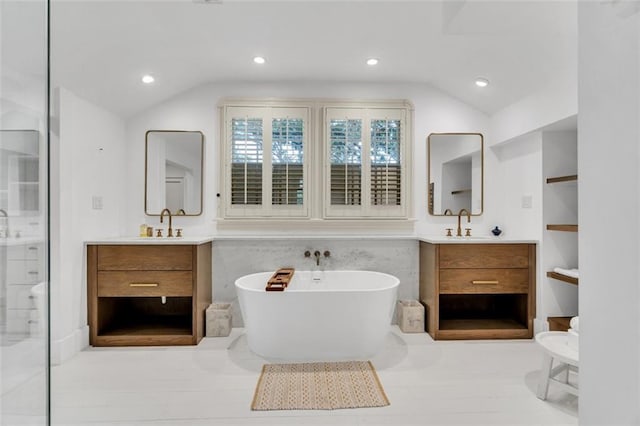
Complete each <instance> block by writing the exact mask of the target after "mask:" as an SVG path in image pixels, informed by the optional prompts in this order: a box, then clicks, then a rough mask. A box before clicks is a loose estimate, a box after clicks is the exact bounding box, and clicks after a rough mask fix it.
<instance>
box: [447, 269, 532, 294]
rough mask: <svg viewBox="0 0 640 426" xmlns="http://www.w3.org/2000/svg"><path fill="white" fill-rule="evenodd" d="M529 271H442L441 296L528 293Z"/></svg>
mask: <svg viewBox="0 0 640 426" xmlns="http://www.w3.org/2000/svg"><path fill="white" fill-rule="evenodd" d="M528 291H529V269H441V270H440V294H469V293H475V294H500V293H522V294H524V293H527V292H528Z"/></svg>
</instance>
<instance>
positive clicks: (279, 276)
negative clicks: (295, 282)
mask: <svg viewBox="0 0 640 426" xmlns="http://www.w3.org/2000/svg"><path fill="white" fill-rule="evenodd" d="M294 272H295V269H294V268H280V269H278V270H277V271H276V272H275V273H274V274H273V275H271V278H269V281H267V286H266V287H265V290H266V291H284V289H285V288H287V286H288V285H289V281H291V279H292V278H293V273H294Z"/></svg>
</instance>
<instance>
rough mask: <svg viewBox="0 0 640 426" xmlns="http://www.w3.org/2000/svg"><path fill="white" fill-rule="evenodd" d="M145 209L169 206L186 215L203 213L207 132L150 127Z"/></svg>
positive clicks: (153, 210)
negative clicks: (204, 158) (204, 159)
mask: <svg viewBox="0 0 640 426" xmlns="http://www.w3.org/2000/svg"><path fill="white" fill-rule="evenodd" d="M145 147H146V149H145V152H146V154H145V190H144V210H145V213H146V214H147V215H149V216H155V215H160V212H161V211H162V210H163V209H165V208H167V209H169V210H170V211H171V213H173V214H177V213H178V212H179V211H180V210H181V209H182V210H184V212H185V215H186V216H198V215H200V214H202V171H203V157H204V135H203V134H202V132H197V131H196V132H191V131H181V130H149V131H148V132H147V134H146V137H145Z"/></svg>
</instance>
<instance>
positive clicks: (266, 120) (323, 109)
mask: <svg viewBox="0 0 640 426" xmlns="http://www.w3.org/2000/svg"><path fill="white" fill-rule="evenodd" d="M219 107H220V112H221V115H220V117H221V118H220V140H221V143H220V160H221V161H220V169H219V171H220V188H221V191H220V192H219V204H218V225H219V226H228V227H229V228H228V229H234V225H232V223H234V222H236V223H242V224H243V225H242V227H243V228H242V229H245V230H248V229H255V230H258V229H266V228H269V224H270V223H271V224H273V225H274V226H275V228H274V229H281V228H282V227H285V228H287V229H309V230H312V229H324V228H326V229H335V230H337V229H350V230H356V229H362V230H365V229H373V228H375V229H378V228H379V226H380V225H381V223H383V222H384V223H387V224H388V226H391V228H388V229H389V230H391V229H396V228H397V229H398V230H411V229H413V224H412V223H413V219H412V217H411V212H412V193H413V188H412V178H413V159H412V151H413V106H412V104H411V103H410V102H409V101H406V100H373V101H359V100H325V99H292V100H286V99H223V100H222V101H221V102H220V104H219ZM277 108H282V109H287V108H290V109H292V110H296V111H298V110H299V109H300V110H304V111H305V114H304V117H301V118H303V120H304V126H305V127H304V128H305V135H304V154H303V155H304V161H303V165H304V171H303V176H304V178H303V179H304V193H303V198H304V200H303V205H302V206H281V205H275V206H272V205H271V196H272V194H271V184H270V182H269V183H268V185H266V184H265V181H264V179H265V178H266V176H265V175H266V172H265V171H267V170H268V175H269V180H270V173H271V149H270V146H271V119H272V118H285V117H282V116H280V115H273V114H272V113H269V114H268V115H267V114H266V111H271V110H272V109H277ZM259 111H262V112H265V115H264V116H262V115H257V114H258V112H259ZM278 111H282V110H278ZM239 112H242V113H244V115H243V116H242V117H250V118H258V117H262V118H263V126H264V127H263V144H264V145H265V147H264V149H263V189H262V190H263V194H262V195H263V204H262V205H232V204H231V175H230V173H231V134H230V133H231V132H230V130H231V120H232V118H234V114H235V117H238V115H237V113H239ZM338 112H339V113H340V114H341V116H336V117H335V118H344V115H345V114H348V115H349V114H351V115H352V116H354V117H355V116H356V115H355V114H356V113H359V114H363V113H364V114H365V115H364V116H362V118H363V120H364V121H363V139H365V140H366V141H367V143H366V144H365V145H367V146H366V149H364V148H365V147H364V146H363V151H362V159H363V160H364V164H363V167H362V178H363V181H362V182H363V184H365V185H366V188H365V187H363V190H362V194H361V197H362V198H361V204H360V205H358V206H331V204H330V202H331V194H330V181H329V179H330V167H331V162H330V140H329V138H330V132H329V125H330V118H331V117H332V116H333V115H332V114H334V113H338ZM290 118H298V117H296V116H294V115H292V116H290ZM385 118H387V119H390V120H391V119H399V120H400V121H401V134H400V137H401V140H400V144H401V148H400V152H401V154H400V156H401V170H402V172H401V173H402V174H401V203H400V205H376V206H372V205H371V184H370V169H371V159H370V147H369V144H368V143H369V141H370V122H371V119H385ZM316 123H318V124H316ZM365 132H366V133H365ZM267 138H268V144H267ZM267 145H268V146H269V149H268V150H267ZM354 219H357V221H356V220H354ZM238 221H240V222H238ZM391 223H395V224H397V225H391ZM225 224H226V225H225ZM323 224H324V225H323ZM329 224H331V225H329ZM325 225H326V226H325ZM247 226H249V228H247Z"/></svg>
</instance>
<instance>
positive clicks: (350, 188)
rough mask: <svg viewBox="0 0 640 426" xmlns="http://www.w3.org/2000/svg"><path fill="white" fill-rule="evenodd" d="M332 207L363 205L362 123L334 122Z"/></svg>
mask: <svg viewBox="0 0 640 426" xmlns="http://www.w3.org/2000/svg"><path fill="white" fill-rule="evenodd" d="M330 144H331V152H330V156H331V168H330V173H331V177H330V186H331V197H330V198H331V204H332V205H360V204H361V199H362V120H348V119H334V120H331V139H330Z"/></svg>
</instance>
